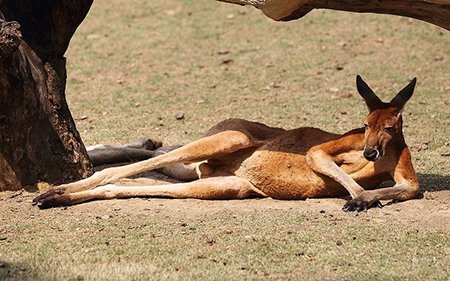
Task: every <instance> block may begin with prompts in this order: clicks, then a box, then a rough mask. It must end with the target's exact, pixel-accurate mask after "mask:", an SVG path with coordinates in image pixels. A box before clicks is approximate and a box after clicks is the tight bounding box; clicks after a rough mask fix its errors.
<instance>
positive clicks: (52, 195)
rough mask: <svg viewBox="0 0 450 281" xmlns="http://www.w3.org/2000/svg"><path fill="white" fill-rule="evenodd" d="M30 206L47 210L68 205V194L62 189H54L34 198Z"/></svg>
mask: <svg viewBox="0 0 450 281" xmlns="http://www.w3.org/2000/svg"><path fill="white" fill-rule="evenodd" d="M31 204H33V206H34V205H36V206H38V207H39V208H40V209H47V208H53V207H59V206H67V205H70V201H69V196H68V194H67V193H66V192H65V191H64V190H63V189H61V188H54V189H50V190H48V191H47V192H45V193H44V194H41V195H39V196H37V197H36V198H34V199H33V201H31Z"/></svg>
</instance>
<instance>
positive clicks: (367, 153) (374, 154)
mask: <svg viewBox="0 0 450 281" xmlns="http://www.w3.org/2000/svg"><path fill="white" fill-rule="evenodd" d="M363 154H364V157H365V158H366V159H367V160H369V161H377V160H378V159H379V158H380V157H381V153H380V151H379V150H378V149H374V148H365V149H364V153H363Z"/></svg>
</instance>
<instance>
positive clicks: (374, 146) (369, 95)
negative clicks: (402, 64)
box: [356, 75, 416, 161]
mask: <svg viewBox="0 0 450 281" xmlns="http://www.w3.org/2000/svg"><path fill="white" fill-rule="evenodd" d="M415 84H416V78H414V79H413V80H412V81H411V82H410V83H409V84H408V85H407V86H406V87H405V88H403V90H401V91H400V92H399V93H398V94H397V95H396V96H395V97H394V98H393V99H392V100H391V101H390V102H389V103H384V102H382V101H381V100H380V99H379V98H378V97H377V96H376V95H375V93H374V92H373V91H372V90H371V89H370V87H369V86H368V85H367V84H366V83H365V82H364V81H363V80H362V79H361V77H360V76H359V75H358V76H357V77H356V85H357V88H358V92H359V93H360V95H361V96H362V97H363V98H364V100H365V101H366V104H367V106H368V107H369V111H370V113H369V115H368V116H367V118H366V119H365V120H364V127H365V146H364V152H363V154H364V157H365V158H366V159H367V160H369V161H378V160H380V159H381V157H383V156H384V155H385V152H386V146H387V145H388V144H389V142H390V141H391V140H392V139H395V138H396V136H398V135H400V134H401V131H402V116H401V113H402V110H403V107H404V105H405V103H406V102H407V101H408V100H409V98H410V97H411V96H412V94H413V92H414V86H415Z"/></svg>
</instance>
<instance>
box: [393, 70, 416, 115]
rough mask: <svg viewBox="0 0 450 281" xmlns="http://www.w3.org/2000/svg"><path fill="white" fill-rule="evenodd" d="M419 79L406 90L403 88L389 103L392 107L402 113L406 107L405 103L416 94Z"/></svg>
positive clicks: (412, 81) (412, 82)
mask: <svg viewBox="0 0 450 281" xmlns="http://www.w3.org/2000/svg"><path fill="white" fill-rule="evenodd" d="M416 81H417V79H416V78H415V77H414V79H413V80H411V82H409V84H408V85H406V87H405V88H403V89H402V90H401V91H400V92H399V93H398V94H397V95H396V96H395V97H394V98H393V99H392V100H391V102H390V103H389V105H390V106H393V107H396V108H398V109H399V110H400V111H401V110H402V109H403V106H405V103H406V102H407V101H408V100H409V99H410V98H411V96H412V94H413V93H414V87H415V86H416Z"/></svg>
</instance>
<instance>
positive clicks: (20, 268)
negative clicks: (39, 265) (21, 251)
mask: <svg viewBox="0 0 450 281" xmlns="http://www.w3.org/2000/svg"><path fill="white" fill-rule="evenodd" d="M0 280H40V278H39V276H38V275H37V274H36V272H33V271H32V270H30V269H28V268H26V267H25V266H24V265H23V264H18V263H9V262H5V261H1V260H0Z"/></svg>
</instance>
